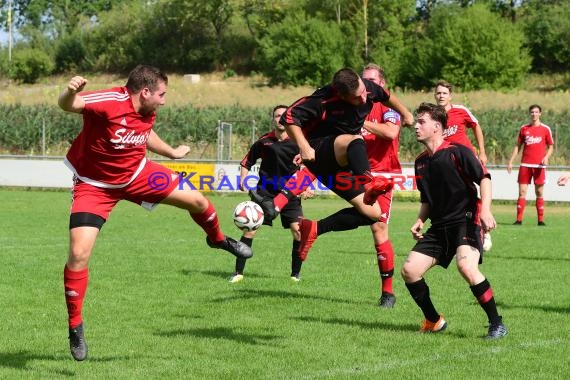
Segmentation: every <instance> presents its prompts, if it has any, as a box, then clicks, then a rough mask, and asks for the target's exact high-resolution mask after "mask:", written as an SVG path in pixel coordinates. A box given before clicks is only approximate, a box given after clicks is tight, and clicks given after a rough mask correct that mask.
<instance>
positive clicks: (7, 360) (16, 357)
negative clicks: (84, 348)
mask: <svg viewBox="0 0 570 380" xmlns="http://www.w3.org/2000/svg"><path fill="white" fill-rule="evenodd" d="M67 359H69V360H72V359H71V357H69V358H67V357H66V358H64V357H63V356H54V355H37V354H33V353H31V352H29V351H18V352H0V368H2V367H4V368H11V369H19V370H30V369H32V368H30V367H28V363H29V362H32V361H36V360H41V361H53V362H62V361H64V360H67ZM43 371H46V372H50V373H52V374H53V375H58V376H67V377H74V376H75V375H76V373H75V372H73V371H67V370H64V369H43ZM46 375H47V377H50V376H49V375H48V374H46Z"/></svg>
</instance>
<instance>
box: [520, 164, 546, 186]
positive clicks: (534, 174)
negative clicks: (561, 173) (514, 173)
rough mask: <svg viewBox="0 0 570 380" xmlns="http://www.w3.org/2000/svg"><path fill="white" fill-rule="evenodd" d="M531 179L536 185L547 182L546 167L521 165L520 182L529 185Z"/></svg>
mask: <svg viewBox="0 0 570 380" xmlns="http://www.w3.org/2000/svg"><path fill="white" fill-rule="evenodd" d="M531 179H532V180H533V181H534V184H535V185H544V184H545V183H546V168H544V167H540V168H529V167H528V166H521V167H519V178H518V182H519V183H520V184H523V185H525V184H526V185H529V184H530V180H531Z"/></svg>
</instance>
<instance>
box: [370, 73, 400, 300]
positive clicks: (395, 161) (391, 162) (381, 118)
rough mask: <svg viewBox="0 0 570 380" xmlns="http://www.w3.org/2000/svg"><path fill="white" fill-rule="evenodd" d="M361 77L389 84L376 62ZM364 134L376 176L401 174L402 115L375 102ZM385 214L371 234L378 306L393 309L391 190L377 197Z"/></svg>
mask: <svg viewBox="0 0 570 380" xmlns="http://www.w3.org/2000/svg"><path fill="white" fill-rule="evenodd" d="M362 78H364V79H368V80H370V81H372V82H374V83H376V84H378V85H380V86H382V87H384V86H385V85H386V79H385V77H384V70H383V69H382V68H380V67H379V66H378V65H375V64H373V63H371V64H368V65H367V66H366V67H364V70H363V71H362ZM362 136H363V137H364V142H365V143H366V152H367V153H368V161H369V162H370V171H371V172H372V175H374V176H381V177H385V178H390V176H391V175H393V174H401V173H402V166H401V165H400V160H399V158H398V147H399V140H400V114H398V113H397V112H396V111H394V110H393V109H391V108H389V107H386V106H385V105H383V104H382V103H375V104H374V106H373V107H372V110H371V111H370V113H369V114H368V116H367V117H366V121H365V122H364V127H363V128H362ZM377 202H378V205H379V206H380V209H381V210H382V214H381V216H380V219H379V221H378V222H376V223H374V224H372V225H371V226H370V229H371V230H372V237H373V239H374V247H375V249H376V256H377V258H378V270H379V271H380V278H381V282H382V283H381V286H382V293H381V295H380V299H379V305H380V306H381V307H384V308H392V307H394V304H395V303H396V297H395V296H394V289H393V286H392V276H393V275H394V249H393V248H392V243H391V242H390V238H389V236H388V222H389V220H390V211H391V207H392V190H390V191H388V192H387V193H385V194H382V195H380V196H379V197H378V199H377Z"/></svg>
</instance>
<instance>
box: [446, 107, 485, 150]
mask: <svg viewBox="0 0 570 380" xmlns="http://www.w3.org/2000/svg"><path fill="white" fill-rule="evenodd" d="M477 124H479V121H477V119H476V118H475V116H473V114H472V113H471V111H469V110H468V109H467V107H465V106H462V105H458V104H452V105H451V108H450V109H449V110H448V111H447V127H446V128H445V130H444V131H443V137H444V138H445V139H446V140H447V141H449V142H450V143H456V144H461V145H465V146H466V147H468V148H471V149H472V150H473V152H476V151H475V148H474V147H473V144H471V140H469V136H467V129H468V128H470V129H473V128H475V126H476V125H477Z"/></svg>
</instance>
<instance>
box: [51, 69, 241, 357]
mask: <svg viewBox="0 0 570 380" xmlns="http://www.w3.org/2000/svg"><path fill="white" fill-rule="evenodd" d="M86 84H87V80H86V79H85V78H83V77H81V76H75V77H73V78H71V80H70V81H69V83H68V84H67V86H66V88H65V89H64V90H63V91H62V93H61V94H60V96H59V100H58V103H59V106H60V107H61V108H62V109H63V110H64V111H67V112H74V113H79V114H82V115H83V128H82V130H81V132H80V133H79V135H78V136H77V137H76V138H75V140H74V141H73V143H72V145H71V148H70V149H69V152H68V153H67V155H66V158H65V164H66V165H67V166H68V167H69V168H70V169H71V171H72V172H73V174H74V183H73V189H72V204H71V215H70V218H69V236H70V243H69V257H68V259H67V263H66V265H65V268H64V275H63V277H64V287H65V300H66V304H67V310H68V318H69V319H68V323H69V345H70V350H71V355H72V356H73V358H74V359H75V360H79V361H81V360H85V359H86V358H87V344H86V341H85V336H84V331H83V318H82V307H83V300H84V297H85V293H86V291H87V283H88V276H89V270H88V263H89V259H90V257H91V252H92V250H93V247H94V245H95V240H96V238H97V236H98V234H99V231H100V230H101V228H102V227H103V224H104V223H105V221H106V220H107V218H108V217H109V214H110V213H111V210H112V209H113V207H114V206H115V205H116V204H117V203H118V202H119V201H120V200H128V201H131V202H134V203H137V204H140V205H141V206H143V207H145V208H147V209H152V208H153V207H154V206H156V205H157V204H159V203H164V204H168V205H172V206H176V207H178V208H181V209H185V210H187V211H188V212H189V213H190V216H191V217H192V219H193V220H194V221H195V222H196V223H197V224H198V225H199V226H200V227H201V228H202V229H203V230H204V231H205V232H206V234H207V238H206V241H207V243H208V245H209V246H210V247H213V248H221V249H224V250H226V251H228V252H230V253H232V254H233V255H235V256H238V257H244V258H248V257H251V255H252V252H251V249H250V248H249V247H248V246H247V245H245V244H243V243H241V242H237V241H235V240H233V239H232V238H230V237H227V236H225V235H224V234H223V233H222V231H221V230H220V226H219V221H218V217H217V214H216V211H215V209H214V206H213V205H212V203H211V202H210V201H209V200H208V199H207V198H206V197H204V195H202V194H201V193H200V192H198V191H196V190H191V189H188V188H184V187H182V186H179V177H178V175H177V174H176V173H174V172H173V171H171V170H170V169H168V168H166V167H164V166H162V165H159V164H157V163H155V162H152V161H150V160H148V159H147V158H146V157H145V155H146V149H149V150H150V151H152V152H155V153H157V154H160V155H162V156H165V157H168V158H172V159H175V158H182V157H184V156H185V155H186V154H187V153H188V151H189V150H190V148H189V147H188V146H185V145H180V146H178V147H176V148H173V147H171V146H170V145H168V144H167V143H166V142H164V141H162V140H161V139H160V137H158V135H157V134H156V133H155V132H154V131H153V130H152V127H153V124H154V120H155V117H156V114H155V111H156V109H157V108H158V107H160V106H162V105H164V104H165V100H166V98H165V96H166V88H167V85H168V77H167V76H166V75H165V74H164V73H162V72H161V71H160V70H158V69H157V68H154V67H151V66H145V65H139V66H137V67H136V68H135V69H133V71H131V73H130V74H129V77H128V80H127V83H126V85H125V86H122V87H115V88H110V89H106V90H99V91H92V92H82V91H83V89H84V87H85V86H86Z"/></svg>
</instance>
